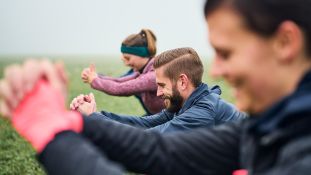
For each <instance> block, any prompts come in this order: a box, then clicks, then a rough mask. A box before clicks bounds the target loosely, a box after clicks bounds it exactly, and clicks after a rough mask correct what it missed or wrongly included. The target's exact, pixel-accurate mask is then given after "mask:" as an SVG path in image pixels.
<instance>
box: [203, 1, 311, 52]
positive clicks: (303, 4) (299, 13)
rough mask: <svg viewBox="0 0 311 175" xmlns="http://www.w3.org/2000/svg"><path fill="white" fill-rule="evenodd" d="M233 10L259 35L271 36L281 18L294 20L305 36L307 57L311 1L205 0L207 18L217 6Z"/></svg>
mask: <svg viewBox="0 0 311 175" xmlns="http://www.w3.org/2000/svg"><path fill="white" fill-rule="evenodd" d="M222 6H227V7H229V8H232V9H234V10H235V11H236V12H238V13H240V15H241V16H242V17H243V18H244V22H245V24H246V26H247V27H248V28H249V29H250V30H251V31H253V32H256V33H257V34H259V35H262V36H266V37H269V36H272V35H273V34H275V32H276V31H277V30H278V28H279V26H280V24H281V23H282V22H284V21H292V22H294V23H296V24H297V25H298V26H299V27H300V29H301V30H302V32H303V33H304V35H305V44H306V51H307V54H308V56H311V18H310V17H309V16H308V15H307V14H309V13H310V11H311V0H206V3H205V7H204V14H205V17H207V16H208V15H209V14H211V13H212V12H213V11H214V10H217V9H218V8H219V7H222Z"/></svg>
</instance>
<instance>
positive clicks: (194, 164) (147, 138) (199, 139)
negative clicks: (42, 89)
mask: <svg viewBox="0 0 311 175" xmlns="http://www.w3.org/2000/svg"><path fill="white" fill-rule="evenodd" d="M239 128H240V127H239V126H238V124H237V123H228V124H224V125H220V126H218V127H214V128H204V129H200V130H193V131H191V132H178V133H174V134H167V135H161V134H160V133H158V132H152V131H144V130H141V129H139V128H134V127H131V126H128V125H123V124H120V123H116V122H112V121H108V120H101V121H98V120H94V119H92V118H85V119H84V130H83V132H82V134H83V135H84V136H85V137H86V138H88V139H89V140H90V141H91V142H92V143H93V144H95V145H96V146H97V147H98V148H99V149H100V150H101V151H102V152H104V153H105V154H106V155H107V156H108V157H109V158H110V159H111V160H113V161H116V162H119V163H121V164H122V165H123V166H124V167H125V168H127V169H128V170H130V171H133V172H137V173H147V174H207V175H216V174H217V175H222V174H231V173H232V171H233V170H235V169H239V168H240V167H239V159H238V155H239V142H240V141H239V140H240V138H239V133H240V129H239Z"/></svg>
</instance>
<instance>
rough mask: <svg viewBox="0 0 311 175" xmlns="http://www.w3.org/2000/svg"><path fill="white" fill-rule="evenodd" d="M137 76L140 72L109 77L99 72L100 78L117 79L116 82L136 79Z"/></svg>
mask: <svg viewBox="0 0 311 175" xmlns="http://www.w3.org/2000/svg"><path fill="white" fill-rule="evenodd" d="M137 76H139V73H138V72H133V74H130V75H127V76H123V77H109V76H105V75H100V74H98V78H100V79H105V80H111V81H115V82H125V81H129V80H132V79H135V78H136V77H137Z"/></svg>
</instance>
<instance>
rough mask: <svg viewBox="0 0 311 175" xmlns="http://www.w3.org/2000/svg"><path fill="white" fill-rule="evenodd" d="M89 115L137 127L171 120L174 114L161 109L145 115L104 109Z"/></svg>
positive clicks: (149, 126)
mask: <svg viewBox="0 0 311 175" xmlns="http://www.w3.org/2000/svg"><path fill="white" fill-rule="evenodd" d="M89 117H92V118H96V119H98V120H103V119H108V120H113V121H117V122H119V123H123V124H128V125H131V126H134V127H138V128H152V127H155V126H158V125H161V124H163V123H166V122H168V121H170V120H172V119H173V117H174V114H173V113H169V112H167V111H166V110H163V111H162V112H160V113H158V114H154V115H150V116H145V117H138V116H129V115H118V114H114V113H110V112H106V111H101V112H96V113H92V114H91V115H90V116H89Z"/></svg>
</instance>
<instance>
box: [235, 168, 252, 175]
mask: <svg viewBox="0 0 311 175" xmlns="http://www.w3.org/2000/svg"><path fill="white" fill-rule="evenodd" d="M247 174H248V171H247V170H245V169H241V170H235V171H234V172H233V173H232V175H247Z"/></svg>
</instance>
